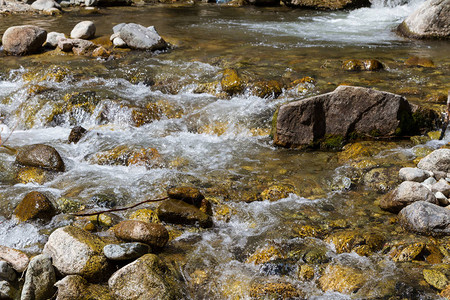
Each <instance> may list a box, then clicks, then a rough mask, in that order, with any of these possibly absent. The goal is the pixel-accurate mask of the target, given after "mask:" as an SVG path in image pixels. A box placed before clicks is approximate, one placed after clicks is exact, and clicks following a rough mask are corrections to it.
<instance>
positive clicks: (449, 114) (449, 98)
mask: <svg viewBox="0 0 450 300" xmlns="http://www.w3.org/2000/svg"><path fill="white" fill-rule="evenodd" d="M449 121H450V91H449V92H448V96H447V113H446V115H445V118H444V122H443V124H442V129H441V136H440V137H439V140H442V139H443V138H444V135H445V131H446V130H447V127H448V123H449Z"/></svg>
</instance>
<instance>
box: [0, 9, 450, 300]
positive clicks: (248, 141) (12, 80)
mask: <svg viewBox="0 0 450 300" xmlns="http://www.w3.org/2000/svg"><path fill="white" fill-rule="evenodd" d="M420 3H421V1H417V2H410V3H406V4H401V3H393V2H385V3H374V4H373V6H372V7H371V8H361V9H356V10H353V11H339V12H323V11H314V10H292V9H288V8H285V7H278V8H257V7H243V8H232V7H220V6H218V5H215V4H196V5H180V6H162V5H145V6H142V7H126V8H104V9H101V10H100V12H99V13H96V14H86V13H84V12H83V11H81V10H77V9H73V10H72V11H70V12H69V13H65V14H63V15H61V16H57V17H50V16H43V15H16V16H3V17H0V32H4V30H6V28H8V27H9V26H13V25H23V24H34V25H38V26H41V27H43V28H45V29H46V30H47V31H48V32H50V31H58V32H64V33H66V34H68V33H69V32H70V30H71V29H72V28H73V26H74V25H75V24H76V23H78V22H80V21H82V20H92V21H94V22H95V24H96V27H97V34H96V35H97V36H98V37H102V36H106V37H107V38H109V35H110V34H111V33H112V30H111V28H112V27H113V26H114V25H116V24H118V23H121V22H134V23H139V24H143V25H145V26H150V25H154V26H155V27H156V29H157V30H158V32H159V34H160V35H162V36H163V37H164V38H165V39H166V40H167V41H169V42H170V43H172V44H173V45H174V48H173V49H172V50H170V51H168V52H163V53H148V52H133V51H131V52H129V51H122V52H119V54H118V57H116V58H115V59H112V60H102V59H95V58H91V57H75V56H68V55H62V54H50V53H51V52H49V54H44V55H36V56H27V57H7V56H0V60H1V64H0V114H1V116H2V119H3V123H4V124H6V125H7V126H8V127H9V130H13V133H12V135H11V137H10V138H9V140H8V141H7V145H8V146H10V147H13V148H17V147H20V146H23V145H28V144H34V143H45V144H48V145H52V146H53V147H55V148H56V149H57V150H58V151H59V152H60V154H61V156H62V157H63V159H64V162H65V164H66V171H65V172H64V173H61V174H57V175H53V176H51V177H50V178H49V179H47V180H46V181H45V182H42V184H37V183H32V182H31V183H18V182H17V181H16V179H15V178H14V171H13V170H15V165H14V159H15V157H14V155H12V154H11V153H10V152H8V151H6V150H2V151H1V152H0V174H1V178H0V184H1V190H0V195H1V198H0V222H1V223H0V244H2V245H7V246H10V247H15V248H18V249H22V250H24V251H27V252H29V253H36V252H39V251H40V249H42V245H43V243H45V241H46V238H47V237H48V234H49V232H51V230H52V229H54V228H55V227H58V226H63V225H65V224H69V223H70V222H71V221H70V220H69V219H67V218H65V217H62V216H59V217H58V216H57V217H55V218H54V219H53V220H52V221H51V222H50V223H41V222H27V223H21V224H15V223H14V222H13V221H11V220H10V215H11V213H12V211H13V209H14V207H15V206H16V205H17V204H18V203H19V201H20V200H21V199H22V198H23V196H24V195H25V194H26V193H28V192H30V191H35V190H37V191H42V192H45V193H47V194H48V195H50V196H51V198H52V200H53V201H56V200H57V199H60V198H61V197H65V198H72V199H76V201H79V202H81V203H82V204H84V205H86V206H87V207H91V206H94V207H95V203H94V200H93V199H95V197H93V196H95V195H99V194H102V195H108V197H111V198H114V201H115V204H116V205H128V204H133V203H137V202H139V201H142V200H145V199H149V198H157V197H159V196H161V195H164V193H165V190H166V189H167V188H168V187H171V186H180V185H188V186H195V187H198V188H199V189H200V190H202V192H203V193H204V194H205V195H206V196H207V198H208V199H209V200H210V201H211V202H212V203H213V211H214V227H213V228H211V229H205V230H203V229H201V230H200V229H198V228H195V227H176V226H172V227H171V226H169V229H170V230H171V231H172V235H173V240H172V241H171V242H170V244H169V246H168V247H167V249H166V250H164V251H162V253H161V254H160V256H161V257H163V258H164V259H165V260H166V261H167V262H169V263H171V264H172V265H173V268H174V269H176V270H177V271H178V272H179V273H180V277H182V278H184V280H185V285H186V286H185V288H186V297H187V298H191V299H247V298H249V297H251V296H252V297H254V298H255V297H256V298H258V296H255V295H254V294H252V292H251V291H252V288H253V290H254V288H255V285H256V286H257V285H258V284H263V285H265V286H266V287H267V286H269V287H270V286H275V285H276V284H279V285H281V287H284V289H285V290H286V291H287V292H292V291H291V290H290V288H291V287H294V288H295V289H298V290H301V291H302V296H299V295H296V294H295V293H293V294H292V295H293V297H305V298H309V299H349V298H359V299H364V298H377V297H388V296H389V297H390V296H397V297H399V298H398V299H400V298H402V297H403V298H417V299H433V298H438V296H437V295H436V291H433V289H432V288H431V287H429V286H427V284H426V283H425V284H424V282H423V280H421V278H423V277H422V275H421V270H422V269H421V268H423V266H424V264H425V262H418V263H416V264H414V263H403V264H402V263H396V262H394V261H393V260H392V259H391V258H390V257H389V256H388V255H387V251H388V250H386V251H384V252H383V251H377V253H375V254H373V255H371V256H368V257H366V256H359V255H358V254H356V253H338V251H336V249H335V246H334V245H333V244H332V243H330V242H328V241H327V240H325V239H323V237H320V235H317V236H316V237H310V236H308V234H303V233H304V232H303V231H304V228H307V227H305V226H310V227H311V228H316V229H317V230H323V231H324V232H327V234H333V233H334V232H337V231H339V230H342V229H345V230H355V231H357V232H360V233H367V232H368V233H373V232H379V233H380V234H382V236H383V237H384V239H385V244H389V243H394V242H395V241H402V242H405V243H406V242H408V241H411V242H413V241H418V240H421V239H425V240H427V239H426V238H421V237H417V236H414V235H411V234H409V233H407V232H404V231H403V230H402V229H401V228H400V226H399V225H398V224H397V223H396V222H395V221H392V217H394V215H392V214H390V213H386V212H383V211H381V210H380V209H379V208H378V206H377V199H379V197H380V196H381V195H382V194H381V192H386V191H387V190H388V189H389V188H390V187H392V186H395V184H392V186H387V187H386V186H384V185H383V184H384V183H380V184H378V185H377V184H374V185H370V184H361V182H363V180H362V181H361V180H359V181H358V180H356V179H355V177H358V178H362V177H364V173H370V170H373V169H374V168H375V169H376V168H380V167H384V169H383V170H393V171H392V172H391V174H394V173H395V172H396V171H397V170H398V168H399V167H400V166H410V165H413V161H414V159H415V158H416V157H418V156H420V153H423V151H426V150H427V149H435V148H438V147H439V146H441V145H443V144H445V143H447V142H448V141H449V136H448V135H447V136H446V137H445V139H444V141H436V140H433V141H430V142H428V143H427V144H426V145H414V144H413V143H411V142H410V141H396V142H392V143H387V144H386V143H380V144H382V145H380V147H379V148H382V149H384V150H382V151H381V152H379V153H377V155H376V156H375V157H372V158H371V159H372V160H374V161H375V162H376V163H375V165H373V166H372V168H368V169H357V170H356V171H355V169H352V166H350V165H349V162H348V160H347V161H345V160H342V159H340V156H339V153H336V152H326V151H309V152H305V151H297V150H288V149H280V148H276V147H274V146H273V145H272V143H271V139H270V137H269V133H270V127H271V119H272V115H273V114H274V112H275V110H276V108H277V107H278V106H279V105H280V104H282V103H286V102H289V101H292V100H296V99H302V98H305V97H308V96H311V95H317V94H320V93H324V92H329V91H332V90H334V89H335V88H336V87H337V86H338V85H340V84H351V85H358V86H366V87H374V88H376V89H379V90H384V91H388V92H393V93H398V94H402V95H405V96H406V97H407V99H408V100H410V101H411V102H413V103H426V105H428V106H431V107H435V108H436V107H437V108H438V109H442V108H443V106H442V105H441V104H439V103H436V102H433V101H431V102H427V100H428V99H434V98H436V96H437V95H439V94H444V95H446V94H447V88H448V83H449V82H450V72H449V70H450V59H449V56H448V42H445V41H412V40H409V39H405V38H402V37H399V36H397V35H396V34H395V33H394V32H393V29H394V28H395V27H396V26H397V25H398V24H399V23H400V22H401V21H402V20H403V19H404V18H405V17H406V16H407V15H408V14H410V13H411V12H412V11H413V10H414V8H415V7H417V5H419V4H420ZM411 56H420V57H426V58H430V59H432V60H433V61H434V64H435V67H432V68H424V67H409V66H406V65H405V64H404V62H405V60H406V59H407V58H409V57H411ZM347 59H377V60H379V61H381V62H382V63H383V64H384V66H385V69H384V70H382V71H379V72H348V71H345V70H342V68H341V64H342V62H343V61H345V60H347ZM225 68H234V69H237V70H238V72H239V73H240V74H241V76H242V77H244V78H248V80H250V81H261V80H277V81H279V82H283V83H287V85H286V87H285V88H284V89H283V93H282V94H281V95H280V96H279V97H278V98H277V99H273V97H267V98H260V97H258V96H256V95H254V93H252V91H251V90H246V91H245V92H244V93H243V94H240V95H235V96H233V97H230V98H228V99H227V98H223V97H218V95H216V93H214V91H211V90H206V91H203V92H199V91H198V86H199V85H200V84H202V83H209V82H214V81H217V80H220V78H221V74H222V71H223V70H224V69H225ZM48 74H50V75H48ZM304 77H311V78H313V79H314V80H310V82H308V81H307V82H303V83H301V84H300V85H297V86H292V85H289V83H291V82H294V81H295V80H297V79H301V78H304ZM149 82H152V84H148V83H149ZM76 92H79V93H85V92H86V94H85V95H89V96H88V97H90V98H89V101H88V104H87V105H85V106H80V107H78V108H72V110H70V111H68V110H67V111H64V110H62V111H61V110H58V108H61V107H64V105H65V104H64V103H65V102H64V101H66V100H67V97H68V95H69V96H70V95H72V94H73V93H76ZM433 97H434V98H433ZM65 99H66V100H65ZM149 105H154V106H155V105H156V106H157V107H158V109H159V110H158V111H159V116H158V118H156V119H155V120H154V121H152V122H147V123H146V124H143V125H142V126H135V125H136V124H135V123H133V113H132V111H133V109H136V108H138V109H139V108H145V107H148V106H149ZM75 125H81V126H83V127H85V128H86V129H88V130H89V133H88V134H87V135H86V136H85V137H84V138H83V139H82V140H81V141H80V142H79V143H78V144H73V143H72V144H69V143H67V137H68V135H69V132H70V129H71V128H72V127H73V126H75ZM139 125H141V124H139ZM7 130H8V129H7V128H4V132H3V133H2V137H3V138H4V137H5V135H7V134H6V132H7ZM120 145H128V146H129V147H136V148H148V147H151V148H155V149H156V150H157V151H158V152H159V154H160V156H161V157H160V161H159V163H158V164H157V165H156V166H153V167H151V168H148V167H144V166H123V165H99V164H96V163H93V162H92V159H91V158H92V156H93V155H95V154H96V153H98V152H101V151H105V150H110V149H112V148H114V147H116V146H120ZM383 147H384V148H383ZM358 172H359V173H358ZM355 173H358V174H356V175H355ZM361 173H362V174H361ZM392 177H394V178H395V175H392ZM355 181H358V183H357V184H355ZM369 181H370V180H368V179H366V183H367V182H369ZM394 181H395V180H394ZM274 185H277V186H282V187H284V188H286V187H288V191H291V192H292V193H286V194H285V195H284V196H283V197H282V199H280V200H278V201H269V200H263V201H251V200H253V199H254V198H256V196H258V195H261V193H262V192H263V191H265V190H267V189H268V188H270V187H273V186H274ZM124 215H125V216H126V213H124ZM308 228H309V227H308ZM312 236H314V234H313V235H312ZM442 240H444V239H442ZM264 249H265V250H266V251H267V252H269V254H266V256H270V255H273V257H274V258H276V259H273V260H270V261H269V262H268V263H256V264H255V263H253V262H254V261H255V259H253V261H252V257H254V256H255V254H254V253H255V252H256V253H263V251H264ZM274 249H275V250H274ZM258 251H260V252H258ZM270 251H272V252H270ZM277 251H278V252H277ZM311 253H312V254H311ZM261 256H264V254H261ZM256 260H257V259H256ZM325 262H331V263H333V264H341V265H344V266H349V267H352V268H354V269H355V270H359V271H360V272H361V274H363V275H362V276H363V277H364V278H365V279H366V280H365V281H364V284H363V285H362V286H361V287H360V288H359V289H358V290H357V291H355V293H354V294H353V295H349V293H346V292H343V293H339V292H330V291H328V292H324V291H323V290H322V289H321V288H320V284H319V283H318V281H317V279H318V278H319V274H320V273H321V272H322V271H321V270H322V269H323V268H324V266H325V264H324V263H325ZM302 264H308V265H310V266H312V267H313V269H314V272H315V275H314V276H315V277H314V278H313V279H312V280H307V279H304V278H302V276H300V275H299V273H300V271H299V270H300V269H301V265H302ZM321 268H322V269H321ZM270 284H272V285H270ZM286 291H285V292H286ZM266 292H267V293H266V295H265V296H260V297H259V298H264V297H266V298H268V299H272V298H273V299H276V298H277V296H273V295H272V296H271V293H275V294H276V292H274V291H271V290H270V288H266ZM386 295H387V296H386ZM271 297H272V298H271ZM386 299H387V298H386ZM393 299H397V298H393Z"/></svg>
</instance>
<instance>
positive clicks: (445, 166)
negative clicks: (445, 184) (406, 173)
mask: <svg viewBox="0 0 450 300" xmlns="http://www.w3.org/2000/svg"><path fill="white" fill-rule="evenodd" d="M417 167H419V168H421V169H423V170H428V171H432V172H436V171H441V172H446V173H448V172H450V149H438V150H435V151H433V152H431V153H430V154H428V155H427V156H425V157H424V158H422V159H421V160H420V161H419V163H418V164H417Z"/></svg>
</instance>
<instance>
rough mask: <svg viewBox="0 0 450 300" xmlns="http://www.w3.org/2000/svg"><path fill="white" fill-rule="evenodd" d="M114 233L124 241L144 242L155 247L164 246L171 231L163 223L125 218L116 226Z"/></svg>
mask: <svg viewBox="0 0 450 300" xmlns="http://www.w3.org/2000/svg"><path fill="white" fill-rule="evenodd" d="M113 230H114V234H115V235H116V237H117V238H119V239H122V240H124V241H132V242H142V243H145V244H148V245H150V246H153V247H158V248H160V247H164V246H165V245H166V244H167V242H168V241H169V233H168V231H167V229H166V228H165V227H164V226H163V225H161V224H155V223H146V222H142V221H135V220H125V221H122V222H120V223H119V224H117V225H116V226H114V228H113Z"/></svg>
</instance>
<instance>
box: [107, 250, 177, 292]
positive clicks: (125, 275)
mask: <svg viewBox="0 0 450 300" xmlns="http://www.w3.org/2000/svg"><path fill="white" fill-rule="evenodd" d="M108 285H109V289H110V290H111V293H112V294H113V296H114V297H115V299H120V300H122V299H123V300H125V299H126V300H138V299H153V300H172V299H173V300H175V299H182V298H183V297H182V294H181V290H180V288H179V286H178V283H177V281H176V279H175V278H174V277H173V275H172V274H171V272H170V270H169V268H168V267H167V266H166V265H165V264H164V263H163V262H162V261H161V260H160V259H159V258H158V256H156V255H154V254H146V255H144V256H142V257H140V258H139V259H137V260H135V261H134V262H132V263H130V264H128V265H126V266H125V267H123V268H122V269H120V270H118V271H117V272H115V273H114V274H113V275H112V276H111V278H110V279H109V280H108Z"/></svg>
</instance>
